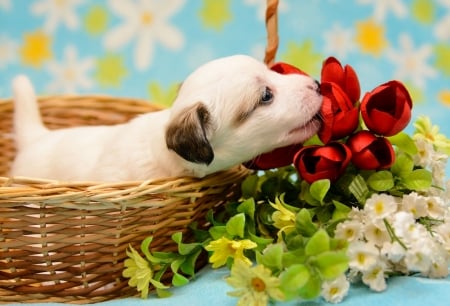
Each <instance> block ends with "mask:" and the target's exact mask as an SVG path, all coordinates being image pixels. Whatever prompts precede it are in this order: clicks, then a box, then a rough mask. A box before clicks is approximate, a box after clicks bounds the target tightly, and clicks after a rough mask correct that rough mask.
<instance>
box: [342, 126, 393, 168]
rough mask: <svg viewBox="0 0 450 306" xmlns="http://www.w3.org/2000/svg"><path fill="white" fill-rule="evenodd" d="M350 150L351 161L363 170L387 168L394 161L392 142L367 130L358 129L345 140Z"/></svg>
mask: <svg viewBox="0 0 450 306" xmlns="http://www.w3.org/2000/svg"><path fill="white" fill-rule="evenodd" d="M347 146H348V147H349V148H350V150H351V151H352V163H353V164H354V165H355V166H356V167H358V168H359V169H363V170H378V169H387V168H389V167H390V166H391V165H392V164H393V163H394V161H395V152H394V149H393V148H392V144H391V143H390V142H389V140H387V139H386V138H384V137H377V136H375V135H374V134H373V133H372V132H369V131H359V132H357V133H355V134H353V135H352V136H350V137H349V138H348V140H347Z"/></svg>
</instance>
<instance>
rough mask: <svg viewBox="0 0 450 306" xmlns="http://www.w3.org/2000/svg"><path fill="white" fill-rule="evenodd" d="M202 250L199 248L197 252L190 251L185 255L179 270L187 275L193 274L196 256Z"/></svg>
mask: <svg viewBox="0 0 450 306" xmlns="http://www.w3.org/2000/svg"><path fill="white" fill-rule="evenodd" d="M201 252H202V250H201V249H199V250H198V251H197V252H195V253H192V254H191V255H189V256H187V257H186V259H185V260H184V262H183V263H182V264H181V266H180V270H181V271H182V272H183V273H184V274H187V275H190V276H194V274H195V263H196V262H197V259H198V256H200V254H201Z"/></svg>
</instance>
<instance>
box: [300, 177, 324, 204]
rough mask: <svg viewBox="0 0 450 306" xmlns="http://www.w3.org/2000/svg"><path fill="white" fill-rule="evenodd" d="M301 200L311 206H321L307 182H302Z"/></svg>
mask: <svg viewBox="0 0 450 306" xmlns="http://www.w3.org/2000/svg"><path fill="white" fill-rule="evenodd" d="M300 190H301V191H300V200H303V201H305V202H306V203H308V204H309V205H312V206H319V205H320V201H318V200H317V199H316V198H314V197H313V196H312V194H311V191H310V185H309V184H308V183H307V182H306V181H302V182H301V184H300Z"/></svg>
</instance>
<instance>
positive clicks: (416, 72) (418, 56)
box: [386, 34, 437, 88]
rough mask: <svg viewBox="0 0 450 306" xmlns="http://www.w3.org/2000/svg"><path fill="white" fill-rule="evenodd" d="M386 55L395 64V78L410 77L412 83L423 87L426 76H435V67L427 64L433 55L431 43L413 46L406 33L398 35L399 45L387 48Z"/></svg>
mask: <svg viewBox="0 0 450 306" xmlns="http://www.w3.org/2000/svg"><path fill="white" fill-rule="evenodd" d="M386 55H387V57H388V58H389V59H390V60H391V61H392V63H393V64H394V65H396V66H397V71H396V73H395V75H394V77H395V78H397V79H400V80H402V79H410V80H411V81H412V83H413V84H415V85H416V86H418V87H420V88H423V87H424V86H425V81H426V79H427V78H433V77H436V76H437V72H436V69H435V68H433V67H432V66H431V65H429V64H428V60H429V58H430V57H431V56H433V47H432V45H430V44H424V45H422V46H414V44H413V42H412V39H411V36H410V35H408V34H402V35H400V38H399V47H396V48H395V49H394V48H391V49H389V50H388V51H387V54H386Z"/></svg>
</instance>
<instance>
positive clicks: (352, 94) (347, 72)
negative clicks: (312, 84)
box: [321, 57, 361, 104]
mask: <svg viewBox="0 0 450 306" xmlns="http://www.w3.org/2000/svg"><path fill="white" fill-rule="evenodd" d="M321 82H322V83H324V82H327V83H335V84H337V85H339V86H340V87H341V89H342V90H343V91H344V92H345V93H346V94H347V95H348V97H349V98H350V101H351V102H352V104H355V103H356V102H358V101H359V97H360V95H361V88H360V86H359V80H358V76H357V75H356V72H355V70H353V68H352V67H351V66H350V65H345V66H344V67H342V65H341V63H340V62H339V61H338V60H337V59H336V58H334V57H329V58H327V59H326V60H325V61H324V63H323V65H322V73H321Z"/></svg>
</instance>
